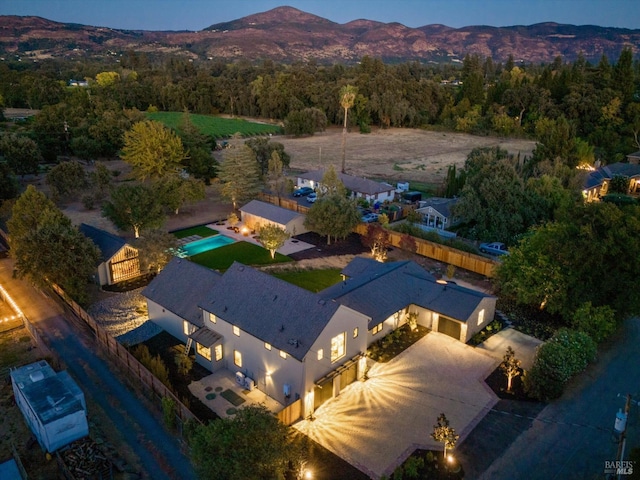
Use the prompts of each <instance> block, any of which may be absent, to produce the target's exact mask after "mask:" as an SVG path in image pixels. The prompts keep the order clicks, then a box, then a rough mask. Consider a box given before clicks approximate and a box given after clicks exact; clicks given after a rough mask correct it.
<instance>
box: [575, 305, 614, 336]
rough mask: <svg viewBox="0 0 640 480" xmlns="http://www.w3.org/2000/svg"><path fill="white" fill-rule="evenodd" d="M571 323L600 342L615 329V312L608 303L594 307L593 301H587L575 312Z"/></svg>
mask: <svg viewBox="0 0 640 480" xmlns="http://www.w3.org/2000/svg"><path fill="white" fill-rule="evenodd" d="M571 325H572V327H573V328H575V329H576V330H579V331H581V332H584V333H586V334H587V335H589V336H590V337H591V338H592V339H593V341H594V342H596V343H600V342H602V341H603V340H605V339H606V338H608V337H609V336H611V334H612V333H613V332H614V331H615V329H616V319H615V313H614V311H613V310H612V309H611V307H609V306H608V305H604V306H601V307H593V306H591V302H586V303H583V304H582V305H581V306H580V308H578V310H576V311H575V313H574V314H573V319H572V321H571Z"/></svg>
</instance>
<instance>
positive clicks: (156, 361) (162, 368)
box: [131, 344, 172, 390]
mask: <svg viewBox="0 0 640 480" xmlns="http://www.w3.org/2000/svg"><path fill="white" fill-rule="evenodd" d="M131 353H133V356H134V357H136V358H137V359H138V361H139V362H140V363H141V364H142V365H144V366H145V367H146V368H147V369H148V370H149V371H150V372H151V373H152V374H153V376H154V377H156V378H157V379H158V380H160V381H161V382H162V383H163V384H164V385H165V386H166V387H167V388H168V389H169V390H171V389H172V387H171V382H170V381H169V370H168V369H167V366H166V365H165V364H164V362H163V361H162V359H161V358H160V355H156V356H155V357H153V356H151V353H150V352H149V348H147V346H146V345H142V344H141V345H138V346H137V347H136V348H134V349H133V351H132V352H131Z"/></svg>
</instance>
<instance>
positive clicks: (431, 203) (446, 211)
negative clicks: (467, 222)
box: [416, 197, 458, 218]
mask: <svg viewBox="0 0 640 480" xmlns="http://www.w3.org/2000/svg"><path fill="white" fill-rule="evenodd" d="M456 203H458V199H457V198H441V197H431V198H427V199H426V200H421V201H420V204H421V205H423V206H422V207H420V208H418V209H417V210H416V212H418V213H427V212H428V211H429V207H431V208H433V209H434V210H435V211H436V212H438V213H439V214H440V215H442V216H443V217H446V218H450V217H451V216H452V214H451V207H453V206H454V205H455V204H456Z"/></svg>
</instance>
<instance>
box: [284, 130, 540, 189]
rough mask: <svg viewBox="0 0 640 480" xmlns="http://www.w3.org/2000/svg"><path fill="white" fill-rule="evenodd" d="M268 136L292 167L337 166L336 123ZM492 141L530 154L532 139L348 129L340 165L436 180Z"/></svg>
mask: <svg viewBox="0 0 640 480" xmlns="http://www.w3.org/2000/svg"><path fill="white" fill-rule="evenodd" d="M273 141H277V142H280V143H282V144H283V145H284V146H285V151H286V152H287V153H288V154H289V155H291V168H292V169H294V170H299V171H307V170H315V169H318V168H320V167H324V166H327V165H329V164H334V165H335V166H336V169H338V170H339V169H340V166H341V165H342V130H341V129H339V128H329V129H327V131H325V132H323V133H318V134H316V135H314V136H312V137H304V138H294V137H290V136H280V137H277V138H274V139H273ZM497 146H499V147H500V148H504V149H506V150H507V151H509V152H510V153H512V154H514V155H518V154H520V155H521V157H524V156H525V155H527V156H530V155H531V152H532V151H533V148H534V146H535V142H533V141H531V140H523V139H508V138H506V139H505V138H498V137H480V136H474V135H468V134H464V133H451V132H434V131H428V130H419V129H405V128H390V129H385V130H381V129H374V130H373V131H372V133H369V134H364V135H363V134H360V133H358V132H355V131H352V132H350V133H348V134H347V144H346V170H347V173H349V174H351V175H356V176H361V177H367V178H379V179H383V180H387V181H394V182H396V181H409V182H411V181H415V182H424V183H431V184H439V183H441V182H442V180H444V178H445V177H446V175H447V169H448V167H449V165H453V164H455V165H456V166H457V167H461V166H462V165H463V164H464V161H465V159H466V158H467V155H468V154H469V152H471V150H472V149H474V148H476V147H497Z"/></svg>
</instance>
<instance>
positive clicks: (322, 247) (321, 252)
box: [289, 232, 369, 261]
mask: <svg viewBox="0 0 640 480" xmlns="http://www.w3.org/2000/svg"><path fill="white" fill-rule="evenodd" d="M295 239H296V240H300V241H302V242H306V243H310V244H311V245H315V247H314V248H309V249H307V250H303V251H301V252H296V253H291V254H289V257H290V258H293V259H294V260H296V261H297V260H306V259H308V258H323V257H332V256H334V255H359V254H361V253H364V252H368V251H369V249H368V248H366V247H364V246H363V245H362V242H361V241H360V235H358V234H357V233H352V234H350V235H349V236H348V237H347V238H345V239H344V240H337V241H333V240H332V242H331V245H327V237H321V236H320V235H318V234H317V233H313V232H309V233H303V234H302V235H296V236H295Z"/></svg>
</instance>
